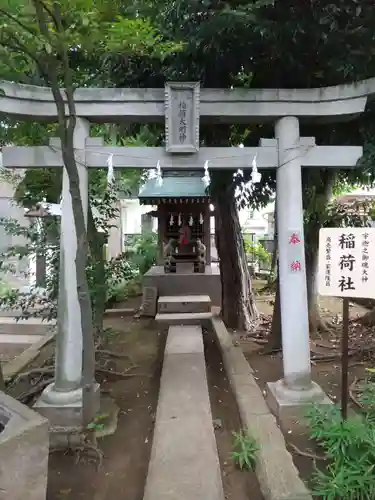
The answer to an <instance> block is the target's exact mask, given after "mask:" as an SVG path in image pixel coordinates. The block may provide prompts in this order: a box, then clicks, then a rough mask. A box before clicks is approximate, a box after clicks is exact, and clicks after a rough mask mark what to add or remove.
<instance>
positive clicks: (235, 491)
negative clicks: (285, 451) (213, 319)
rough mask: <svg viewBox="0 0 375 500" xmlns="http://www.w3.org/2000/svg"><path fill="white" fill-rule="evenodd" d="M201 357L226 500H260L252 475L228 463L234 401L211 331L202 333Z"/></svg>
mask: <svg viewBox="0 0 375 500" xmlns="http://www.w3.org/2000/svg"><path fill="white" fill-rule="evenodd" d="M205 357H206V366H207V379H208V387H209V392H210V401H211V410H212V418H213V420H214V421H215V422H216V421H217V423H219V426H215V427H217V428H216V430H215V435H216V443H217V447H218V451H219V460H220V465H221V470H222V479H223V486H224V493H225V498H226V499H229V500H262V499H263V496H262V494H261V492H260V489H259V484H258V481H257V478H256V476H255V473H252V472H246V471H241V470H239V469H238V468H237V467H236V466H235V464H234V462H233V461H232V460H231V452H232V451H233V435H232V432H233V431H236V432H238V431H239V430H240V429H241V421H240V416H239V413H238V408H237V403H236V399H235V397H234V395H233V392H232V390H231V387H230V383H229V381H228V378H227V376H226V374H225V370H224V367H223V361H222V357H221V353H220V350H219V347H218V345H217V342H216V339H215V337H214V335H213V333H212V332H205Z"/></svg>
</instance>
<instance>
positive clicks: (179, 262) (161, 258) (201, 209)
mask: <svg viewBox="0 0 375 500" xmlns="http://www.w3.org/2000/svg"><path fill="white" fill-rule="evenodd" d="M138 197H139V200H140V203H141V204H143V205H154V206H157V210H155V211H154V212H152V215H153V216H154V217H157V219H158V245H159V252H158V262H157V265H156V266H153V267H152V268H151V269H150V270H149V271H148V272H147V273H146V274H145V276H144V281H143V286H144V287H156V288H157V291H158V295H209V296H210V297H211V300H212V303H213V304H215V305H220V303H221V282H220V272H219V268H218V266H216V265H212V263H211V231H210V218H211V216H212V213H211V211H210V197H209V195H208V194H207V189H206V186H205V184H204V182H203V180H202V171H190V172H181V171H180V172H178V171H171V170H164V171H163V177H162V180H160V179H158V178H152V179H148V180H147V181H146V182H145V184H144V185H143V186H142V187H141V189H140V191H139V195H138Z"/></svg>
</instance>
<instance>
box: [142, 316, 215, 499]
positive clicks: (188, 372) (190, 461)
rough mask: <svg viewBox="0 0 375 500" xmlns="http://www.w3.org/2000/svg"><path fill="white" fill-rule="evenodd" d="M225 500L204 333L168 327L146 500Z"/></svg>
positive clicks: (193, 328) (198, 330)
mask: <svg viewBox="0 0 375 500" xmlns="http://www.w3.org/2000/svg"><path fill="white" fill-rule="evenodd" d="M176 499H178V500H199V499H204V500H224V492H223V484H222V479H221V473H220V464H219V458H218V452H217V445H216V440H215V434H214V429H213V425H212V413H211V405H210V398H209V393H208V384H207V375H206V365H205V359H204V347H203V333H202V328H201V327H198V326H186V325H185V326H178V327H177V326H172V327H170V328H169V332H168V338H167V344H166V347H165V353H164V362H163V372H162V377H161V381H160V391H159V401H158V408H157V412H156V421H155V430H154V437H153V443H152V451H151V457H150V462H149V468H148V474H147V480H146V487H145V491H144V496H143V500H176Z"/></svg>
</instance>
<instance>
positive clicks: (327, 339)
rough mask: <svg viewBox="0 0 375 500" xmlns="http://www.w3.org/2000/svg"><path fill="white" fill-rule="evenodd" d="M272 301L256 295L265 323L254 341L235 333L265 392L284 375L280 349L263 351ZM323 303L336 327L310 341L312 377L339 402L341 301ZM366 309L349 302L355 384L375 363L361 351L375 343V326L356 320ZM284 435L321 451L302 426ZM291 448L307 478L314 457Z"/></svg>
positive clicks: (323, 300) (304, 447) (309, 450)
mask: <svg viewBox="0 0 375 500" xmlns="http://www.w3.org/2000/svg"><path fill="white" fill-rule="evenodd" d="M273 301H274V297H273V296H269V297H262V296H259V297H258V298H257V306H258V310H259V312H260V313H261V315H262V323H263V325H262V328H261V329H260V333H259V336H258V335H257V337H258V338H257V340H256V341H255V342H254V341H253V340H252V339H251V338H250V336H247V335H241V333H240V332H237V333H236V335H237V336H238V338H239V339H240V340H239V341H240V344H241V346H242V348H243V350H244V353H245V356H246V358H247V359H248V361H249V363H250V364H251V366H252V368H253V369H254V376H255V378H256V380H257V382H258V384H259V386H260V388H261V389H262V390H263V391H264V393H265V389H266V383H267V382H273V381H276V380H279V379H280V378H282V355H281V353H278V354H272V355H262V354H260V351H261V349H262V347H263V345H264V341H265V340H266V339H267V334H268V332H269V328H270V321H271V315H272V309H273ZM320 307H321V312H322V315H323V318H324V319H325V320H327V321H329V322H330V324H331V325H333V328H332V329H331V331H330V332H328V333H325V334H323V335H321V336H319V338H317V339H314V340H312V341H311V343H310V345H311V357H312V366H311V370H312V378H313V380H314V381H315V382H316V383H317V384H319V385H320V386H321V387H322V388H323V390H324V391H325V392H326V394H328V395H329V397H330V398H331V399H332V400H333V401H334V402H337V403H338V404H339V402H340V394H341V392H340V391H341V369H340V339H341V332H342V313H341V311H342V301H341V300H340V299H337V298H332V297H322V298H321V300H320ZM367 311H368V310H367V309H366V308H364V307H361V306H359V305H356V304H351V305H350V341H349V348H350V349H351V350H352V351H353V352H354V351H355V352H356V353H357V354H354V355H353V356H351V357H350V362H349V366H350V368H349V384H352V383H353V382H355V381H356V380H363V379H365V378H366V377H367V376H368V373H367V372H366V367H373V366H375V360H373V361H372V360H371V358H370V357H369V355H368V354H367V353H364V352H363V351H362V350H363V348H364V347H366V346H368V345H369V343H372V344H373V345H374V346H375V329H374V328H364V327H362V326H361V325H359V324H358V322H357V321H356V320H357V318H358V317H360V316H362V315H364V314H365V313H366V312H367ZM374 351H375V348H374ZM325 357H330V358H333V359H330V360H328V361H324V359H323V358H325ZM350 407H351V409H352V410H357V407H356V405H355V404H354V403H353V401H352V400H350ZM285 438H286V441H287V443H292V445H295V446H297V448H299V449H300V450H302V451H303V452H307V453H312V454H318V455H319V451H317V450H316V447H315V445H314V443H313V442H311V441H310V440H309V438H308V434H307V433H306V434H303V433H302V434H301V432H300V429H298V430H297V429H295V428H290V429H289V431H288V432H286V433H285ZM290 451H291V452H292V455H293V458H294V461H295V464H296V466H297V467H298V469H299V471H300V473H301V477H302V478H303V479H304V480H306V481H308V479H309V477H310V476H311V473H312V471H313V466H314V464H313V460H312V459H310V458H307V457H303V456H301V455H300V454H298V453H296V452H295V450H294V449H293V448H292V447H290Z"/></svg>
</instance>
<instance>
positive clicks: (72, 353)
mask: <svg viewBox="0 0 375 500" xmlns="http://www.w3.org/2000/svg"><path fill="white" fill-rule="evenodd" d="M89 133H90V124H89V122H88V121H87V120H85V119H83V118H77V123H76V127H75V131H74V148H75V150H76V159H77V169H78V175H79V188H80V194H81V200H82V205H83V211H84V215H85V217H86V224H87V214H88V172H87V168H86V159H85V154H86V153H85V147H86V141H87V138H88V137H89ZM57 145H58V144H57ZM76 251H77V237H76V230H75V221H74V215H73V205H72V197H71V194H70V183H69V177H68V173H67V171H66V168H65V167H64V169H63V183H62V209H61V240H60V281H59V300H58V320H57V327H58V332H57V337H56V351H55V352H56V360H55V381H54V382H53V383H52V384H50V385H49V386H47V387H46V388H45V390H44V391H43V393H42V395H41V396H40V398H39V399H38V401H37V402H36V403H35V405H34V408H35V409H37V411H38V412H39V413H41V414H42V415H44V416H45V417H47V418H48V420H49V421H50V424H51V425H53V426H59V425H61V426H68V425H73V426H74V425H80V423H81V418H82V413H81V412H82V396H83V394H82V327H81V310H80V305H79V300H78V292H77V275H76ZM93 383H94V385H95V391H94V392H95V394H96V395H97V402H96V410H99V399H100V391H99V384H96V383H95V382H93ZM93 417H94V415H93Z"/></svg>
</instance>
